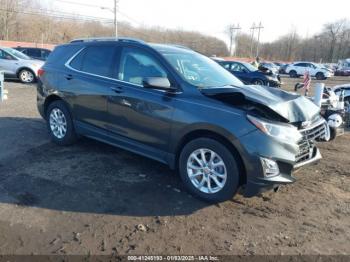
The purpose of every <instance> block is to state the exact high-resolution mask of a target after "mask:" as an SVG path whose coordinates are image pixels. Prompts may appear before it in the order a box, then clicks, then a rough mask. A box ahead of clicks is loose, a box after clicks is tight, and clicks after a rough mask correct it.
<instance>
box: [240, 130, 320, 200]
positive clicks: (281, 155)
mask: <svg viewBox="0 0 350 262" xmlns="http://www.w3.org/2000/svg"><path fill="white" fill-rule="evenodd" d="M309 130H310V129H308V135H310V134H313V133H310V131H309ZM302 134H303V132H302ZM319 134H320V135H322V134H321V133H319ZM313 139H314V137H313ZM254 141H256V142H254ZM305 141H307V142H308V143H307V145H308V147H306V146H305V145H304V144H301V143H299V144H289V143H284V142H282V141H279V140H276V139H274V138H272V137H269V136H266V135H264V134H263V133H262V132H260V131H258V130H257V131H254V132H251V133H250V134H248V135H246V136H244V137H242V138H240V142H242V143H243V147H244V148H245V149H246V151H247V152H246V153H247V155H245V157H243V162H245V167H246V175H247V176H246V181H245V183H244V185H243V186H242V189H243V190H242V191H241V192H242V193H243V195H244V196H245V197H253V196H256V195H259V194H260V193H262V192H264V191H267V190H271V189H276V188H278V187H279V186H280V185H286V184H290V183H293V182H295V181H296V179H295V177H293V175H292V174H293V172H294V171H296V170H297V169H299V168H301V167H303V166H306V165H311V164H314V163H317V162H318V161H319V160H320V159H321V158H322V156H321V153H320V151H319V149H318V148H317V147H316V146H315V143H314V140H308V137H307V136H304V139H303V140H302V143H305ZM252 142H253V143H252ZM305 150H308V151H307V152H306V151H305ZM306 153H307V154H306ZM261 159H269V160H270V162H271V163H275V165H276V166H277V167H276V168H273V167H272V170H276V169H277V170H278V171H277V172H276V173H275V174H273V173H270V174H272V175H269V173H267V172H266V170H265V168H264V166H263V165H262V161H261Z"/></svg>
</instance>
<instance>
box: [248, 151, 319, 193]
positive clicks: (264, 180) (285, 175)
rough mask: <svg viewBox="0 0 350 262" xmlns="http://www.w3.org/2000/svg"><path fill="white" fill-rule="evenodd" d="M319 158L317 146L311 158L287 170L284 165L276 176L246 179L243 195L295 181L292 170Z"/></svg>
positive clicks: (264, 190)
mask: <svg viewBox="0 0 350 262" xmlns="http://www.w3.org/2000/svg"><path fill="white" fill-rule="evenodd" d="M321 159H322V156H321V153H320V150H319V149H318V148H315V153H314V156H313V157H312V158H311V159H309V160H307V161H304V162H302V163H298V164H295V165H294V166H291V168H290V169H289V170H288V167H287V170H286V169H285V167H284V169H282V170H283V171H282V172H281V173H280V174H279V175H277V176H273V177H256V178H253V179H249V180H247V184H246V185H244V186H243V195H244V196H245V197H253V196H256V195H259V194H261V193H263V192H266V191H268V190H271V189H275V188H278V187H279V186H281V185H286V184H291V183H294V182H295V181H296V178H295V177H294V176H293V175H292V173H293V171H295V170H297V169H299V168H301V167H302V166H305V165H311V164H316V163H317V162H318V161H320V160H321ZM279 164H280V165H281V163H279ZM280 170H281V168H280Z"/></svg>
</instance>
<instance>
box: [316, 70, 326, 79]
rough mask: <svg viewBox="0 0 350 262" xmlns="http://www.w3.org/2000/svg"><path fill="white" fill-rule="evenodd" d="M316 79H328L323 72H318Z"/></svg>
mask: <svg viewBox="0 0 350 262" xmlns="http://www.w3.org/2000/svg"><path fill="white" fill-rule="evenodd" d="M316 79H317V80H324V79H326V77H325V76H324V74H323V73H322V72H318V73H317V74H316Z"/></svg>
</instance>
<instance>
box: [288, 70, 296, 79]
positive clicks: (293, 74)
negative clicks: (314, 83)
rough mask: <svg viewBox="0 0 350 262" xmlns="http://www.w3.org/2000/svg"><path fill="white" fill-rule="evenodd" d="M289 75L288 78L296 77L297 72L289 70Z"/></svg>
mask: <svg viewBox="0 0 350 262" xmlns="http://www.w3.org/2000/svg"><path fill="white" fill-rule="evenodd" d="M289 76H290V78H297V77H298V75H297V72H296V71H295V70H292V71H290V72H289Z"/></svg>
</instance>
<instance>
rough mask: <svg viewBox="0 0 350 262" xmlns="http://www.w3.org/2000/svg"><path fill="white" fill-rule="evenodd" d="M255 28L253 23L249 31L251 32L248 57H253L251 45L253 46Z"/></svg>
mask: <svg viewBox="0 0 350 262" xmlns="http://www.w3.org/2000/svg"><path fill="white" fill-rule="evenodd" d="M255 29H256V26H255V23H253V25H252V27H251V28H250V30H251V31H252V35H251V39H250V57H253V44H254V32H255Z"/></svg>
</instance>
